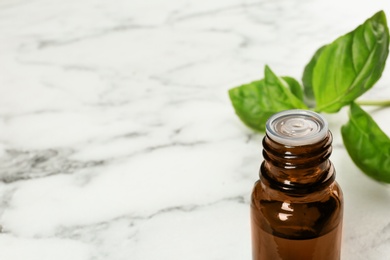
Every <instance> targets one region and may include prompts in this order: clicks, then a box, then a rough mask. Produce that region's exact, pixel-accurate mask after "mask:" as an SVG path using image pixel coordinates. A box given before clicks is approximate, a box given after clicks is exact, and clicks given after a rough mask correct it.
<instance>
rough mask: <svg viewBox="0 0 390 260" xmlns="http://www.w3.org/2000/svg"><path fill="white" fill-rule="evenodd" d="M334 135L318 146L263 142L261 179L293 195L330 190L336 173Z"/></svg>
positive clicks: (328, 136)
mask: <svg viewBox="0 0 390 260" xmlns="http://www.w3.org/2000/svg"><path fill="white" fill-rule="evenodd" d="M331 144H332V135H331V133H330V132H328V134H327V135H326V137H325V138H324V139H323V140H321V141H320V142H318V143H315V144H311V145H303V146H288V145H283V144H280V143H277V142H274V141H273V140H272V139H271V138H270V137H269V136H268V135H266V136H265V137H264V139H263V148H264V150H263V157H264V162H263V164H262V166H261V175H260V178H261V179H263V180H264V181H266V182H268V183H269V185H270V186H273V188H276V189H279V190H284V191H286V192H293V193H308V192H313V191H316V190H321V189H323V188H325V187H326V186H329V185H330V184H331V183H332V182H333V181H334V178H335V171H334V168H333V165H332V163H331V162H330V161H329V157H330V155H331V153H332V146H331Z"/></svg>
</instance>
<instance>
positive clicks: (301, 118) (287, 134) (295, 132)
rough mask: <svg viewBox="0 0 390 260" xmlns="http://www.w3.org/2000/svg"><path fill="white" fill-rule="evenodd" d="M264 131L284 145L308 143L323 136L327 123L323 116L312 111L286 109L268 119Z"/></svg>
mask: <svg viewBox="0 0 390 260" xmlns="http://www.w3.org/2000/svg"><path fill="white" fill-rule="evenodd" d="M266 133H267V135H268V137H269V138H271V139H272V140H274V141H275V142H278V143H281V144H284V145H292V146H300V145H308V144H314V143H317V142H319V141H321V140H322V139H324V138H325V136H326V135H327V133H328V123H327V122H326V120H325V118H324V117H323V116H321V115H320V114H317V113H315V112H313V111H308V110H301V109H293V110H286V111H282V112H279V113H277V114H275V115H273V116H271V117H270V118H269V119H268V121H267V124H266Z"/></svg>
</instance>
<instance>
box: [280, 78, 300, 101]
mask: <svg viewBox="0 0 390 260" xmlns="http://www.w3.org/2000/svg"><path fill="white" fill-rule="evenodd" d="M282 79H283V80H284V81H285V82H286V83H287V85H288V88H289V89H290V91H291V93H293V95H294V96H295V97H297V98H298V99H299V100H301V101H303V88H302V86H301V84H299V82H298V81H297V80H296V79H294V78H292V77H288V76H284V77H282Z"/></svg>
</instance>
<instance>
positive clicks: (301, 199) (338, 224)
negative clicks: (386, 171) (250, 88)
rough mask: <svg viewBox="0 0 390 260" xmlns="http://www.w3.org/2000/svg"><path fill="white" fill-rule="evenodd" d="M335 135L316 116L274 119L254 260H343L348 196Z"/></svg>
mask: <svg viewBox="0 0 390 260" xmlns="http://www.w3.org/2000/svg"><path fill="white" fill-rule="evenodd" d="M331 144H332V135H331V133H330V132H329V130H328V125H327V122H326V121H325V119H324V118H323V117H322V116H321V115H319V114H317V113H314V112H311V111H305V110H288V111H284V112H281V113H278V114H276V115H274V116H272V117H271V118H270V119H269V120H268V122H267V125H266V136H265V137H264V139H263V149H264V150H263V157H264V162H263V163H262V165H261V168H260V179H259V180H258V181H257V182H256V184H255V186H254V189H253V192H252V199H251V222H252V251H253V260H339V259H340V246H341V230H342V218H343V197H342V191H341V189H340V187H339V185H338V184H337V183H336V181H335V170H334V168H333V165H332V163H331V162H330V161H329V156H330V154H331V152H332V147H331Z"/></svg>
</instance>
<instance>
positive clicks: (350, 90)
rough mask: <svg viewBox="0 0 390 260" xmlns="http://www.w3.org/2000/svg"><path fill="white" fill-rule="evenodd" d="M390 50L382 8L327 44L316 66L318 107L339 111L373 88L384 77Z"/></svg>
mask: <svg viewBox="0 0 390 260" xmlns="http://www.w3.org/2000/svg"><path fill="white" fill-rule="evenodd" d="M388 53H389V29H388V28H387V23H386V16H385V13H384V12H383V11H380V12H378V13H376V14H375V15H374V16H373V17H371V18H369V19H368V20H367V21H365V22H364V23H363V24H362V25H360V26H359V27H357V28H356V29H355V30H354V31H352V32H350V33H348V34H346V35H344V36H341V37H340V38H338V39H336V40H335V41H334V42H332V43H331V44H329V45H327V46H325V47H324V49H323V50H322V51H321V53H320V54H319V57H318V59H317V62H316V63H315V66H314V68H313V77H312V84H313V91H314V96H315V99H316V106H317V107H316V110H317V111H323V112H328V113H334V112H337V111H339V110H340V108H341V107H343V106H345V105H348V104H350V103H351V102H352V101H353V100H355V99H356V98H357V97H359V96H360V95H361V94H363V93H364V92H366V91H367V90H368V89H370V88H371V87H372V86H373V85H374V84H375V82H376V81H377V80H378V79H379V78H380V77H381V75H382V71H383V69H384V67H385V63H386V58H387V56H388Z"/></svg>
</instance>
